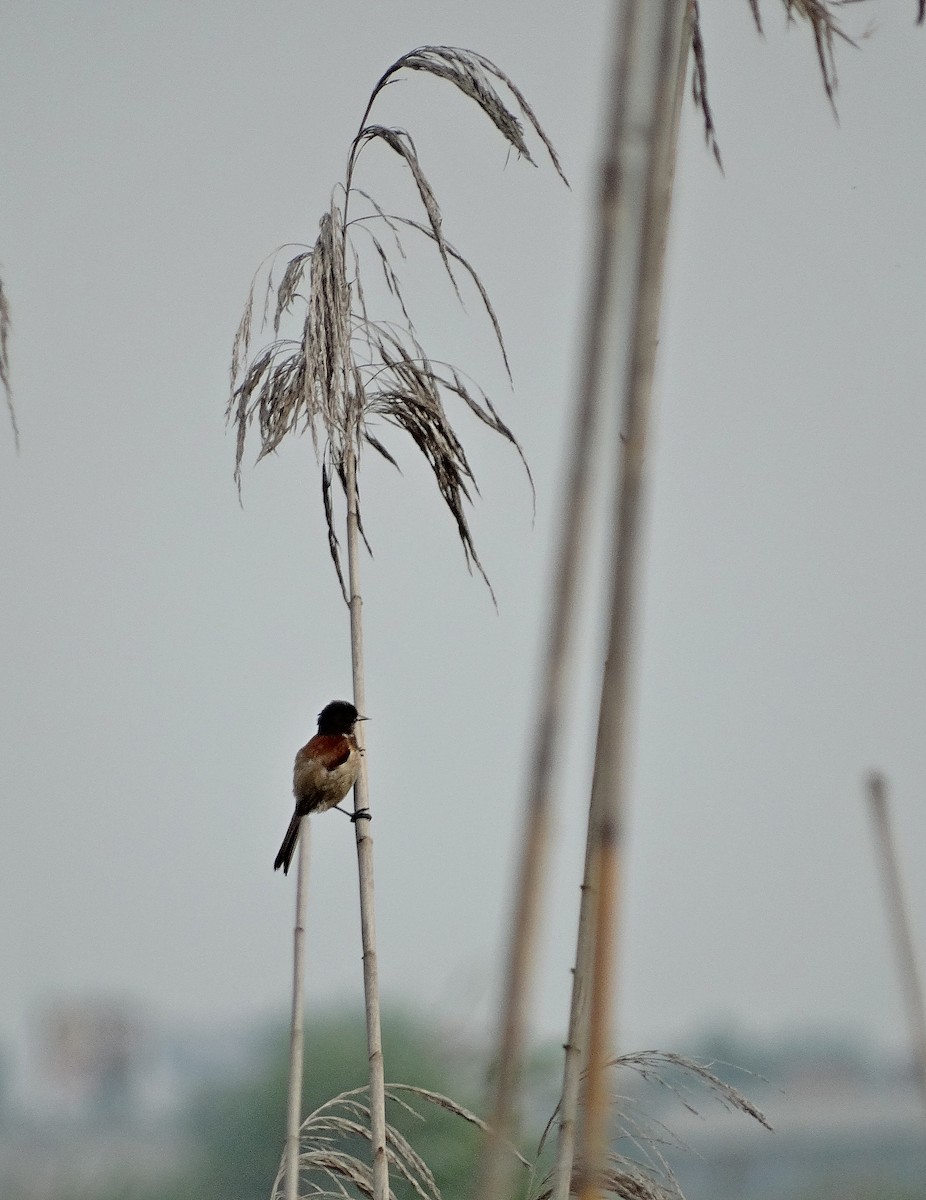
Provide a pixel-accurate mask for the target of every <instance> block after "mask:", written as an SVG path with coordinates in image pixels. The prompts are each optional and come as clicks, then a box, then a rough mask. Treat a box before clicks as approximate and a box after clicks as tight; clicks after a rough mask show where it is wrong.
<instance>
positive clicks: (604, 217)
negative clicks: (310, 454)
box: [553, 6, 693, 1200]
mask: <svg viewBox="0 0 926 1200" xmlns="http://www.w3.org/2000/svg"><path fill="white" fill-rule="evenodd" d="M692 20H693V11H692V8H691V6H686V8H685V13H684V24H683V28H682V30H681V34H680V37H679V41H678V50H677V68H676V74H675V79H674V84H673V92H672V96H671V112H670V115H669V122H670V124H669V129H668V134H667V139H666V144H665V146H664V148H663V149H662V150H661V151H660V152H659V153H660V154H661V156H662V157H661V161H662V162H663V164H664V167H663V171H664V174H663V175H662V178H661V180H657V181H654V182H655V186H656V189H657V195H656V197H655V200H656V202H657V203H656V204H655V205H654V212H653V218H652V230H653V235H654V239H655V240H656V242H657V245H656V246H655V247H654V249H655V251H656V253H657V254H659V255H662V254H663V253H664V249H665V241H666V236H667V232H668V218H669V210H670V206H671V192H672V183H673V178H674V166H675V153H676V145H677V141H678V126H679V119H680V115H681V105H682V97H683V94H684V90H685V76H686V71H687V66H688V58H689V52H690V49H691V41H692ZM625 32H626V31H625ZM630 45H631V42H630V40H629V39H628V40H627V41H626V42H625V41H624V40H623V39H621V41H620V42H619V44H618V47H619V48H618V53H619V55H620V57H619V58H618V60H617V61H616V63H615V76H614V80H613V91H612V104H613V108H612V117H611V134H610V135H609V136H608V139H607V146H606V151H605V158H604V162H603V167H602V188H603V189H604V187H605V186H606V181H607V180H608V178H615V177H618V172H619V171H620V169H621V163H620V161H619V150H618V145H619V138H620V136H621V130H622V129H623V124H624V120H625V112H626V94H625V90H624V89H625V87H626V80H627V64H626V60H625V59H624V58H623V56H622V53H621V52H622V51H625V50H626V49H627V48H628V47H629V46H630ZM657 161H659V160H658V158H657ZM615 200H616V198H615ZM611 215H612V214H611V213H610V211H609V210H607V209H605V206H604V205H603V206H602V213H601V219H600V221H599V242H602V243H605V248H604V249H603V250H602V253H601V255H600V257H601V258H602V259H604V258H605V255H610V253H611V252H613V251H614V250H616V249H617V247H616V246H615V245H613V243H614V242H615V240H616V239H615V238H614V237H613V233H614V227H615V223H614V222H613V221H612V220H611V219H610V218H611ZM651 266H652V274H651V283H650V286H651V288H652V287H655V288H657V289H658V286H659V283H660V282H661V279H662V262H661V261H654V262H653V263H652V264H651ZM650 305H651V314H650V320H651V336H649V337H648V339H647V340H646V341H645V343H644V347H643V348H645V347H646V345H648V347H649V349H650V351H651V357H652V360H654V359H655V351H656V335H657V326H658V311H659V294H658V290H657V291H655V292H654V293H653V295H652V296H651V300H650ZM596 311H597V315H598V319H599V321H601V320H603V317H604V312H605V304H604V302H603V301H602V302H601V303H599V304H598V305H597V306H596ZM653 365H654V362H653V361H651V362H650V363H649V367H648V370H647V372H646V373H643V372H641V373H640V376H639V386H641V387H646V388H649V386H650V383H651V380H652V371H653ZM601 780H602V776H601V773H600V772H597V771H596V773H595V776H594V778H593V781H592V793H591V800H590V806H589V819H588V830H587V836H586V847H585V868H584V874H583V880H582V888H581V899H580V905H579V924H578V931H577V935H576V960H575V967H574V970H573V981H572V997H571V1001H570V1012H569V1032H568V1035H567V1039H566V1044H565V1046H564V1060H563V1085H562V1092H561V1098H560V1108H559V1122H558V1130H557V1149H556V1162H555V1166H554V1173H553V1194H554V1197H555V1200H566V1198H567V1197H568V1195H569V1192H570V1188H571V1185H572V1179H573V1166H574V1162H575V1148H576V1138H577V1129H578V1111H579V1097H580V1091H581V1077H582V1071H583V1069H584V1067H585V1065H586V1062H587V1061H588V1058H589V1056H590V1055H592V1054H593V1053H594V1054H595V1055H597V1056H599V1061H600V1055H601V1053H604V1052H606V1051H607V1049H608V1047H607V1045H606V1044H604V1045H602V1046H598V1047H595V1048H590V1047H589V1046H588V1036H589V1028H588V1017H589V991H590V987H591V981H592V974H593V963H594V955H595V952H596V945H597V943H596V937H595V907H596V898H598V897H600V896H601V895H602V893H603V892H604V891H605V888H602V887H600V886H599V882H598V879H597V875H598V871H599V870H600V866H601V860H602V854H601V853H599V852H598V850H597V848H596V843H597V836H596V831H597V830H598V828H599V822H600V820H601V813H600V810H601V807H602V802H603V788H602V783H601ZM611 865H612V868H615V864H611ZM615 869H616V868H615ZM600 940H601V939H599V941H600ZM604 940H608V939H604ZM601 969H602V970H603V971H604V972H605V973H607V971H608V970H609V968H608V966H607V965H603V966H602V968H601Z"/></svg>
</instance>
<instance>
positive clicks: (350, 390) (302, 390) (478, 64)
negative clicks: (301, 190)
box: [226, 46, 565, 599]
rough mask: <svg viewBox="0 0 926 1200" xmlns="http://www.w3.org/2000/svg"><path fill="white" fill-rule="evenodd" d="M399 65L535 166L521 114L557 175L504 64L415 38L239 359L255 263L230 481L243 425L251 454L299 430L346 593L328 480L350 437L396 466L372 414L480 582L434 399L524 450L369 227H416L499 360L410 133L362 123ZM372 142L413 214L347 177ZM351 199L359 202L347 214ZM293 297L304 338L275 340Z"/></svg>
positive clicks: (451, 444)
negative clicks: (411, 457) (431, 497)
mask: <svg viewBox="0 0 926 1200" xmlns="http://www.w3.org/2000/svg"><path fill="white" fill-rule="evenodd" d="M402 70H412V71H423V72H426V73H428V74H431V75H434V76H436V77H437V78H439V79H444V80H446V81H447V82H449V83H452V84H453V85H454V86H456V87H457V88H458V89H459V90H460V91H461V92H463V94H464V95H466V96H467V97H469V98H470V99H472V100H474V101H475V102H476V103H477V104H478V105H479V107H480V109H481V110H482V111H483V112H484V113H485V115H486V116H487V117H488V118H489V120H490V121H491V122H492V124H493V125H494V127H495V128H496V129H497V130H498V131H499V133H501V134H502V136H503V137H504V138H505V140H506V141H507V142H508V144H509V145H510V146H511V147H512V149H514V150H515V151H517V153H518V154H519V155H520V156H521V157H523V158H525V159H527V161H528V162H531V163H533V162H534V159H533V157H532V155H531V153H530V150H529V148H528V146H527V142H526V140H525V132H524V124H525V123H526V124H527V125H528V126H529V127H530V128H531V129H532V130H533V131H534V132H535V133H536V134H537V136H538V137H539V138H540V140H541V142H542V144H543V146H544V148H545V150H546V152H547V154H548V156H549V158H550V160H551V162H552V163H553V166H554V167H555V169H556V171H557V172H558V174H559V175H560V176H561V178H563V179H564V181H565V175H563V171H562V168H561V166H560V163H559V160H558V158H557V156H556V152H555V151H554V149H553V146H552V144H551V143H550V141H549V139H548V138H547V136H546V134H545V133H544V131H543V129H542V128H541V126H540V124H539V122H538V120H537V118H536V116H535V114H534V112H533V110H532V109H531V107H530V105H529V104H528V103H527V100H526V99H525V98H524V96H523V95H522V93H521V92H520V91H519V90H518V88H517V87H516V86H515V84H514V83H513V82H512V81H511V80H510V79H509V78H508V76H507V75H505V74H504V72H502V71H501V70H499V68H498V67H496V66H495V65H494V64H493V63H491V62H490V61H489V60H488V59H487V58H484V57H483V56H482V55H480V54H476V53H474V52H473V51H470V50H462V49H458V48H456V47H453V46H422V47H419V48H418V49H417V50H413V51H411V53H409V54H406V55H404V56H403V57H402V58H400V59H399V60H398V61H397V62H395V63H393V65H392V66H391V67H390V68H389V69H388V71H386V72H385V73H384V75H383V76H382V78H381V79H380V80H379V82H378V83H377V84H376V87H375V88H374V89H373V93H372V95H371V97H370V100H369V102H368V104H367V108H366V112H365V113H364V118H363V121H362V122H361V126H360V129H359V130H358V132H357V135H356V136H355V138H354V139H353V141H352V143H351V147H350V153H349V155H348V163H347V172H346V176H345V180H344V183H343V185H342V186H341V187H339V188H337V189H336V190H335V193H334V195H333V197H332V201H331V207H330V209H329V211H328V212H326V213H325V214H324V215H323V217H322V218H321V222H320V225H319V233H318V237H317V239H316V241H315V244H314V245H313V246H312V247H310V248H306V247H302V248H300V249H299V251H298V253H297V254H295V255H294V256H293V257H292V258H290V260H289V262H288V263H287V265H286V267H285V269H284V271H283V275H282V277H281V279H280V281H279V283H278V285H277V286H276V298H275V305H274V312H273V330H274V335H275V340H274V341H273V342H272V343H271V344H270V345H269V346H267V347H265V348H264V349H263V350H262V351H261V352H260V353H259V354H258V355H257V356H256V358H254V359H253V361H251V362H250V364H249V365H246V364H247V363H248V357H249V354H250V350H251V343H252V336H253V327H254V310H255V305H256V290H257V282H258V279H259V278H260V277H261V275H262V273H263V269H259V270H258V272H257V274H256V275H255V278H254V281H253V283H252V287H251V292H250V295H249V297H248V302H247V305H246V307H245V311H244V314H243V316H242V319H241V323H240V325H239V327H238V332H237V334H236V337H235V343H234V348H233V352H232V391H231V397H230V399H229V404H228V409H227V413H226V415H227V417H228V419H229V421H233V422H234V424H235V426H236V429H237V435H238V437H237V452H236V458H235V478H236V480H237V481H238V485H239V488H240V484H241V465H242V461H243V457H244V451H245V445H246V439H247V431H248V429H249V427H250V426H251V425H252V424H254V423H256V424H257V427H258V430H259V435H260V452H259V454H258V460H259V459H261V458H263V457H264V456H265V455H267V454H270V453H272V452H273V451H274V450H276V449H277V447H278V446H279V445H280V443H281V442H282V441H283V439H284V438H285V437H286V436H287V434H290V433H296V432H302V431H305V430H308V431H309V433H310V435H311V437H312V440H313V443H314V445H315V450H316V453H317V454H318V455H319V457H320V458H321V463H322V491H323V501H324V506H325V515H326V519H327V522H328V535H329V536H328V541H329V549H330V551H331V556H332V559H333V561H334V565H335V568H336V570H337V573H338V579H339V581H340V583H341V588H342V590H343V592H344V595H345V599H347V588H346V584H345V580H344V572H343V564H342V558H341V553H340V543H339V540H338V537H337V533H336V530H335V524H334V509H333V504H332V496H331V489H332V487H333V486H334V483H335V481H338V482H339V483H340V485H341V487H342V488H343V489H345V490H346V466H345V464H346V457H345V456H346V447H347V445H348V443H353V444H354V446H355V449H356V451H357V453H358V455H359V451H360V447H361V445H362V444H366V445H368V446H369V447H370V448H371V449H373V450H375V451H376V452H377V453H378V454H381V455H382V456H383V457H384V458H385V459H386V460H387V461H388V462H390V463H392V464H393V466H396V465H397V463H396V459H395V458H394V456H393V454H392V453H391V452H390V451H389V450H388V449H387V448H386V446H385V445H384V444H383V441H382V440H381V438H380V437H379V436H377V433H376V431H375V429H376V420H375V418H379V420H380V422H384V423H385V424H387V425H392V426H395V427H397V428H399V429H402V430H404V431H405V432H406V433H408V434H409V436H410V437H411V438H412V440H413V441H414V443H415V445H416V446H417V447H418V449H419V450H420V451H421V453H422V454H423V455H424V456H425V458H426V459H427V461H428V464H429V465H430V467H431V469H432V472H433V474H434V478H435V481H436V482H437V485H438V489H439V491H440V494H441V497H442V498H443V500H444V502H445V504H446V505H447V507H448V508H449V510H450V512H451V514H452V516H453V519H454V522H455V524H456V528H457V533H458V534H459V537H460V541H461V543H462V546H463V552H464V555H465V556H466V561H467V565H468V566H469V567H470V568H473V567H475V568H476V570H477V571H478V572H479V573H480V574H481V575H482V577H483V579H485V581H486V583H488V577H487V576H486V572H485V570H484V569H483V566H482V563H481V562H480V560H479V556H478V554H477V552H476V547H475V543H474V541H473V536H472V532H471V530H470V527H469V523H468V521H467V516H466V509H465V506H466V504H467V503H468V502H471V500H472V494H473V491H474V489H475V478H474V476H473V472H472V469H471V467H470V464H469V461H468V459H467V456H466V453H465V451H464V448H463V445H462V443H461V441H460V439H459V438H458V437H457V435H456V433H455V431H454V428H453V425H452V424H451V421H450V418H449V416H448V414H447V411H446V409H445V407H444V399H445V398H446V397H455V398H456V399H457V400H461V401H462V402H463V403H464V405H465V406H466V407H467V408H468V409H469V411H470V412H472V413H473V414H474V415H475V416H476V417H477V418H478V419H479V420H480V421H481V422H482V423H483V424H485V425H487V426H488V427H489V428H490V429H492V430H493V431H494V432H495V433H498V434H499V435H500V436H502V437H503V438H505V440H506V441H508V442H510V443H511V445H512V446H513V447H514V448H515V449H516V450H517V452H518V454H519V455H521V458H522V461H523V454H522V453H521V447H520V445H519V443H518V441H517V439H516V437H515V436H514V434H513V433H512V431H511V429H510V428H509V427H508V426H507V425H506V424H505V422H504V421H502V419H501V418H500V416H499V414H498V412H497V411H496V409H495V407H494V406H493V404H492V402H491V401H490V400H489V398H488V396H487V395H486V394H485V393H484V392H483V391H482V390H481V389H480V388H478V387H477V386H476V385H475V384H472V383H471V382H469V381H468V380H467V379H466V377H465V375H464V374H463V373H462V372H460V371H458V370H457V369H455V368H454V367H452V366H449V365H446V364H443V363H437V362H436V361H435V360H433V359H432V358H430V357H429V356H428V355H427V354H426V353H425V350H424V348H423V346H422V345H421V343H420V342H419V340H418V337H417V335H416V334H415V331H414V327H413V325H412V322H411V319H410V317H409V315H408V310H407V308H406V305H405V301H404V298H403V295H402V291H401V287H400V284H399V273H398V271H397V270H396V267H395V264H394V262H393V259H392V257H391V256H390V251H388V250H387V249H386V244H385V239H383V238H381V237H379V236H377V232H376V226H377V225H378V226H379V227H380V228H385V229H386V231H387V234H388V235H389V236H390V239H391V241H393V242H394V243H395V246H396V251H397V253H398V254H399V255H403V254H404V251H403V247H402V243H401V239H400V234H401V233H402V232H403V231H408V232H409V233H410V234H415V235H420V236H423V237H424V238H425V240H426V241H427V242H429V243H430V244H431V245H433V246H434V248H435V249H436V251H437V253H438V256H439V258H440V261H441V263H442V265H443V268H444V270H445V271H446V272H447V274H448V276H449V277H450V280H451V282H452V284H453V287H454V288H455V289H457V290H458V281H457V275H456V273H455V272H456V271H457V270H462V272H463V273H464V274H465V275H466V276H468V277H469V279H470V280H471V281H472V282H473V284H474V285H475V287H476V290H477V292H478V294H479V297H480V300H481V302H482V304H483V306H484V308H485V311H486V314H487V316H488V318H489V321H490V323H491V325H492V329H493V331H494V333H495V336H496V339H497V341H498V345H499V349H500V351H501V353H502V356H503V359H504V362H505V366H506V368H507V365H508V360H507V356H506V355H505V347H504V342H503V340H502V335H501V328H500V325H499V322H498V318H497V316H496V314H495V312H494V310H493V308H492V305H491V303H490V301H489V297H488V294H487V292H486V289H485V287H484V286H483V284H482V281H481V280H480V278H479V276H478V274H477V272H476V271H475V270H474V269H473V267H472V266H471V264H470V263H469V262H468V261H467V259H466V258H465V257H464V256H463V255H462V254H461V253H460V252H459V250H457V249H456V247H454V246H453V245H452V244H451V243H450V242H449V241H448V240H447V239H446V237H445V236H444V233H443V228H442V221H441V212H440V208H439V206H438V203H437V199H436V196H435V193H434V189H433V188H432V186H431V184H430V182H429V180H428V178H427V176H426V175H425V173H424V170H423V168H422V166H421V163H420V160H419V158H418V153H417V150H416V148H415V144H414V141H413V140H412V138H411V136H410V135H409V134H408V133H407V132H406V131H405V130H402V129H393V128H390V127H388V126H385V125H381V124H371V123H368V120H367V119H368V117H369V114H370V110H371V108H372V106H373V104H374V102H375V100H376V99H377V97H378V96H379V94H380V93H381V92H382V91H383V89H384V88H385V86H386V85H387V84H388V83H389V82H391V81H392V80H393V79H394V78H395V77H396V76H397V75H398V73H399V72H400V71H402ZM497 85H502V86H503V87H504V88H505V89H507V91H508V92H509V93H510V95H511V96H512V97H513V101H514V103H513V107H511V106H509V105H510V102H509V104H506V103H505V102H504V101H503V100H502V98H501V95H500V93H499V90H498V86H497ZM374 144H379V145H382V146H385V147H387V148H388V149H390V150H391V151H392V152H393V153H394V154H396V155H397V156H398V157H399V159H400V160H401V161H402V163H403V164H404V166H405V167H406V169H407V170H408V172H409V174H410V175H411V178H412V180H413V182H414V185H415V188H416V191H417V194H418V198H419V200H420V202H421V206H422V209H423V210H424V219H423V220H420V221H419V220H414V219H412V218H409V217H407V216H394V215H392V214H389V213H387V212H385V211H384V210H383V208H382V207H381V206H380V205H379V204H378V203H377V202H376V201H375V200H374V199H373V198H372V197H371V196H370V195H369V193H368V192H366V191H364V190H362V189H361V188H359V187H356V186H355V184H354V174H355V171H356V168H357V164H358V159H359V157H360V155H361V154H362V153H363V152H364V151H365V150H366V149H367V148H368V147H369V146H371V145H374ZM355 207H359V208H360V210H361V211H360V212H359V213H357V214H356V215H355V213H354V208H355ZM359 233H363V234H364V235H365V238H366V239H368V242H369V245H370V246H371V247H372V249H373V252H374V253H375V255H376V257H377V260H378V262H379V264H380V266H381V268H382V271H383V274H384V277H385V280H386V284H387V287H388V289H389V291H390V292H391V293H392V295H393V296H394V297H395V299H396V301H397V303H398V305H399V308H400V310H401V313H402V318H403V322H402V324H399V325H397V324H394V323H392V322H388V321H380V320H373V319H371V318H370V316H369V315H368V313H367V311H366V305H365V301H364V296H363V289H362V283H361V278H360V270H359V264H360V253H359V249H360V248H359V246H357V245H355V244H354V237H355V235H357V234H359ZM277 253H278V252H277ZM272 257H275V256H272ZM272 293H273V280H272V266H271V269H270V271H269V272H268V273H267V280H266V292H265V298H264V319H265V320H267V319H268V318H269V308H270V300H271V296H272ZM297 307H301V308H302V309H303V310H304V311H303V319H302V331H301V336H300V337H298V338H295V339H285V338H280V336H279V334H280V327H281V322H282V318H283V317H284V315H286V314H291V313H293V312H294V311H295V310H296V309H297ZM371 419H373V420H372V422H371ZM525 465H526V464H525ZM361 528H362V520H361Z"/></svg>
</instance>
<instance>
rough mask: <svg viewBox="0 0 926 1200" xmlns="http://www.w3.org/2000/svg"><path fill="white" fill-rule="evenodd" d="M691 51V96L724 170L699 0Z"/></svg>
mask: <svg viewBox="0 0 926 1200" xmlns="http://www.w3.org/2000/svg"><path fill="white" fill-rule="evenodd" d="M752 3H753V11H754V15H755V17H756V20H757V21H758V19H759V10H758V8H756V7H755V4H756V0H752ZM691 53H692V57H693V58H694V67H693V69H692V72H691V98H692V100H694V103H695V107H696V108H699V109H700V110H701V117H702V119H703V121H704V140H705V141H706V142H707V144H708V146H710V148H711V150H712V152H713V155H714V158H715V160H716V162H717V166H718V167H720V169H721V171H723V161H722V160H721V157H720V144H719V143H718V141H717V130H716V128H715V126H714V114H713V112H712V111H711V106H710V104H709V102H708V99H707V63H706V61H705V58H704V39H703V38H702V36H701V10H700V9H699V8H698V0H691Z"/></svg>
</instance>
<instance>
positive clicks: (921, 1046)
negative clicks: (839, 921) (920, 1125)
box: [868, 772, 926, 1108]
mask: <svg viewBox="0 0 926 1200" xmlns="http://www.w3.org/2000/svg"><path fill="white" fill-rule="evenodd" d="M868 802H869V807H870V809H871V815H872V820H873V823H874V832H875V845H876V847H877V851H878V858H879V860H880V862H881V874H882V876H883V879H884V893H885V897H886V900H887V909H888V918H889V921H890V926H891V932H892V934H893V936H894V946H895V949H896V952H897V969H898V972H899V974H900V986H901V990H902V991H903V996H904V1003H905V1005H906V1009H907V1021H908V1022H909V1025H910V1035H911V1040H912V1043H913V1060H914V1064H915V1068H916V1082H917V1085H918V1087H919V1089H920V1095H921V1096H922V1100H923V1105H924V1108H926V998H924V995H923V979H922V976H921V975H920V969H919V964H918V962H917V957H916V947H915V946H914V942H913V933H912V931H911V928H910V915H909V904H908V903H907V896H906V892H905V889H904V885H903V879H902V878H901V874H900V862H899V860H898V857H897V847H896V844H895V841H894V833H893V829H892V827H891V815H890V809H889V806H888V801H887V784H886V783H885V780H884V776H883V775H881V774H880V773H878V772H873V773H872V774H871V775H870V776H869V777H868Z"/></svg>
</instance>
